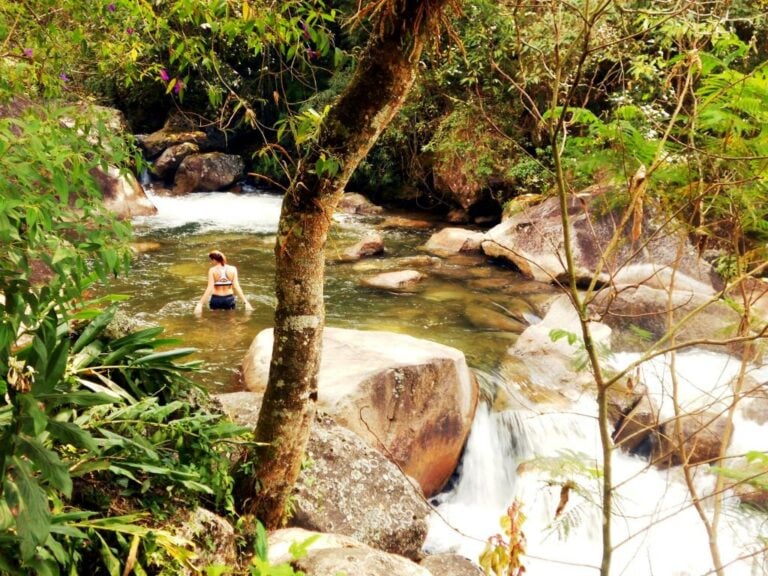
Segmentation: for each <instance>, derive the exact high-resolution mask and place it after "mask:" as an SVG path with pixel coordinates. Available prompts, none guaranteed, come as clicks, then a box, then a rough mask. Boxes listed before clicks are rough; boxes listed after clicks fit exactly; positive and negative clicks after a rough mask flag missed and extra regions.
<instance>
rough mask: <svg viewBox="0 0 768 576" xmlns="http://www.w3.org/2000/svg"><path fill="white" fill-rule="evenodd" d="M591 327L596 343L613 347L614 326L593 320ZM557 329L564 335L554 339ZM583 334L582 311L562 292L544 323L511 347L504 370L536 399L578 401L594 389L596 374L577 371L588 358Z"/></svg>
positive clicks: (527, 330)
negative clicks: (580, 316) (580, 320)
mask: <svg viewBox="0 0 768 576" xmlns="http://www.w3.org/2000/svg"><path fill="white" fill-rule="evenodd" d="M590 328H591V329H592V335H593V338H594V340H595V343H596V345H597V346H598V347H600V348H602V349H606V350H607V349H610V342H611V328H610V327H609V326H607V325H605V324H602V323H600V322H590ZM557 331H559V333H560V334H562V337H561V338H559V339H555V340H553V334H557ZM581 337H582V334H581V326H580V324H579V317H578V314H577V313H576V310H575V309H574V308H573V305H572V304H571V301H570V300H569V299H568V298H567V297H566V296H564V295H561V296H559V297H557V298H556V299H555V300H554V301H553V302H552V304H551V305H550V306H549V310H548V311H547V314H546V316H544V318H543V319H542V320H541V322H538V323H537V324H533V325H531V326H529V327H528V328H526V329H525V330H524V331H523V333H522V334H521V335H520V337H519V338H518V339H517V341H516V342H515V344H514V345H513V346H512V347H511V348H510V349H509V350H508V358H507V359H505V360H503V361H502V372H503V373H506V372H507V371H509V372H510V373H512V374H513V375H515V376H516V377H515V381H516V382H517V384H518V385H519V386H520V387H521V388H523V389H524V392H525V393H526V394H527V395H528V396H529V397H530V398H532V399H536V400H537V401H539V400H543V401H549V402H555V403H559V402H562V401H563V400H564V399H565V400H567V401H568V402H570V401H574V400H576V399H578V398H579V397H580V396H581V395H582V394H583V393H584V391H585V390H592V389H593V388H594V380H593V378H592V374H591V373H590V372H589V371H588V370H577V366H578V365H579V363H580V362H582V361H583V360H584V353H583V351H582V344H581ZM571 340H572V341H571ZM521 370H523V371H524V372H523V373H522V374H521Z"/></svg>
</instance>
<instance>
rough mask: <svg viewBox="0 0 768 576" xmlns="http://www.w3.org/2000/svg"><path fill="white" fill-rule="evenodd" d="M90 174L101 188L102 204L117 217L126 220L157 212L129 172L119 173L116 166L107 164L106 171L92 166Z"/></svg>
mask: <svg viewBox="0 0 768 576" xmlns="http://www.w3.org/2000/svg"><path fill="white" fill-rule="evenodd" d="M91 175H92V176H93V177H94V179H95V180H96V183H97V184H98V186H99V188H100V189H101V193H102V195H103V198H104V205H105V206H106V207H107V208H108V209H109V210H110V211H112V212H114V213H115V214H116V215H117V216H118V218H121V219H125V220H128V219H131V218H133V217H135V216H152V215H153V214H157V207H156V206H155V205H154V204H153V203H152V201H151V200H150V199H149V198H148V197H147V194H146V193H145V192H144V189H143V188H142V187H141V184H139V182H138V180H136V177H135V176H134V175H133V174H131V173H130V172H123V173H121V172H120V170H119V169H118V168H116V167H114V166H109V167H108V168H107V170H106V172H105V171H104V170H102V169H101V168H94V169H92V170H91Z"/></svg>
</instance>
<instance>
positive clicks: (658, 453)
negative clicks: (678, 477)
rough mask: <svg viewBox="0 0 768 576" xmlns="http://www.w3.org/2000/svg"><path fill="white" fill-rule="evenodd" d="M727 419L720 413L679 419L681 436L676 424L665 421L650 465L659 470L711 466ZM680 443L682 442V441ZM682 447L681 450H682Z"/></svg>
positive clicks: (718, 449)
mask: <svg viewBox="0 0 768 576" xmlns="http://www.w3.org/2000/svg"><path fill="white" fill-rule="evenodd" d="M726 422H727V417H726V416H725V415H724V414H722V413H715V412H694V413H690V414H683V415H681V416H680V422H679V424H678V425H679V428H680V436H678V435H677V434H676V433H675V428H676V423H675V421H674V420H667V421H666V422H664V423H662V424H661V425H660V426H659V430H658V445H656V446H654V450H653V452H652V453H651V462H652V463H653V464H655V465H656V466H659V467H661V468H664V467H667V466H679V465H680V464H684V463H687V464H710V463H712V462H714V461H715V460H717V458H719V456H720V447H721V444H722V439H723V435H724V434H725V427H726ZM681 440H682V441H681ZM681 446H682V448H681Z"/></svg>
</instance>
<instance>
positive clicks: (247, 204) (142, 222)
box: [133, 190, 282, 234]
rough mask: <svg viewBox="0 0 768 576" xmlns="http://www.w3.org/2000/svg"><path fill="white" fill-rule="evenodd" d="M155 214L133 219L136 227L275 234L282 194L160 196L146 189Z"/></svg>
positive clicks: (196, 193) (198, 193) (197, 231)
mask: <svg viewBox="0 0 768 576" xmlns="http://www.w3.org/2000/svg"><path fill="white" fill-rule="evenodd" d="M147 196H149V198H150V199H151V200H152V203H153V204H154V205H155V206H156V207H157V214H156V215H154V216H144V217H139V218H135V219H134V221H133V223H134V225H135V226H136V228H137V230H139V231H140V230H141V229H142V228H143V229H149V230H159V229H176V228H183V229H184V232H185V233H186V234H189V233H195V234H204V233H209V232H212V231H220V232H250V233H254V232H255V233H264V234H274V233H275V232H276V231H277V222H278V219H279V217H280V206H281V204H282V196H280V195H278V194H274V193H270V192H264V191H257V190H254V191H249V192H241V193H237V194H235V193H233V192H194V193H192V194H186V195H184V196H159V195H156V194H153V193H152V192H151V190H148V191H147Z"/></svg>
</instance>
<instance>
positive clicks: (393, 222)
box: [376, 216, 435, 230]
mask: <svg viewBox="0 0 768 576" xmlns="http://www.w3.org/2000/svg"><path fill="white" fill-rule="evenodd" d="M434 225H435V224H434V222H430V221H429V220H421V219H419V218H408V217H406V216H387V217H386V218H384V220H382V221H381V222H380V223H379V224H377V225H376V227H377V228H381V229H384V230H386V229H389V228H397V229H398V230H403V229H405V230H425V229H427V228H432V227H433V226H434Z"/></svg>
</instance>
